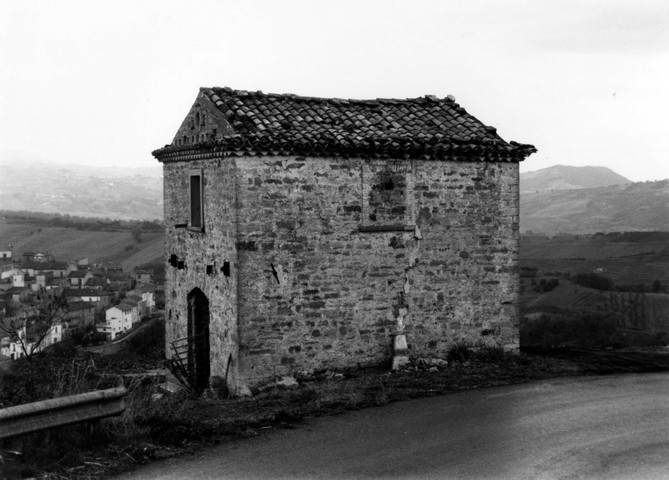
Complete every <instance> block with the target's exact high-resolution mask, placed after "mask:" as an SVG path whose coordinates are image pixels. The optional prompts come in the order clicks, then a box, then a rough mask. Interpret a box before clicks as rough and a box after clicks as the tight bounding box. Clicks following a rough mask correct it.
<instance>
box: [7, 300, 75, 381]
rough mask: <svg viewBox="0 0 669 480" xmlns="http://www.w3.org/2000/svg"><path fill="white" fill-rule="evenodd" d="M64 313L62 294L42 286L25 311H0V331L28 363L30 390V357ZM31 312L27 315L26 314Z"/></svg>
mask: <svg viewBox="0 0 669 480" xmlns="http://www.w3.org/2000/svg"><path fill="white" fill-rule="evenodd" d="M66 312H67V299H66V298H65V295H63V294H59V295H52V294H50V293H49V292H48V291H46V290H45V289H41V290H40V291H39V292H38V294H37V295H36V296H35V300H34V302H33V304H32V305H30V306H29V307H28V308H27V309H26V310H24V311H20V310H14V311H11V310H10V311H7V312H5V313H4V314H0V331H1V332H4V333H5V334H6V336H7V337H8V338H9V341H10V342H13V343H15V344H16V345H18V348H19V350H20V353H21V356H23V357H25V359H26V361H27V362H28V365H29V372H30V373H29V375H30V378H29V381H28V385H29V389H30V390H31V391H32V390H33V387H34V385H33V357H34V355H35V354H36V353H37V352H39V351H41V350H42V349H43V348H44V347H46V346H47V345H46V342H47V339H49V338H50V337H51V335H52V333H53V331H54V329H57V328H58V327H59V325H61V323H62V321H63V320H64V314H65V313H66ZM29 313H30V314H29Z"/></svg>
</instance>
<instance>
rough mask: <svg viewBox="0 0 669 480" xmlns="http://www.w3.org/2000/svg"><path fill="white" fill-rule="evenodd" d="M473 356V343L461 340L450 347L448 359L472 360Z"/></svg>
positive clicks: (457, 360)
mask: <svg viewBox="0 0 669 480" xmlns="http://www.w3.org/2000/svg"><path fill="white" fill-rule="evenodd" d="M473 356H474V354H473V350H472V344H471V343H469V342H465V341H462V340H460V341H458V342H455V343H454V344H453V345H451V347H450V348H449V349H448V353H447V354H446V360H448V362H449V363H458V362H459V363H463V362H466V361H468V360H470V359H471V358H472V357H473Z"/></svg>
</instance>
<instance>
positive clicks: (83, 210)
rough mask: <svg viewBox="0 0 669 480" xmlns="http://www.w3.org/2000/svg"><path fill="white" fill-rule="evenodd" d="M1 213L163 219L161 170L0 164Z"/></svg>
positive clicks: (0, 161) (15, 163) (28, 163)
mask: <svg viewBox="0 0 669 480" xmlns="http://www.w3.org/2000/svg"><path fill="white" fill-rule="evenodd" d="M0 169H1V170H2V180H1V183H0V205H1V206H2V208H3V209H5V210H15V211H16V210H27V211H37V212H48V213H61V214H69V215H74V216H81V217H96V218H114V219H122V220H152V219H157V218H162V217H163V182H162V172H161V170H160V169H159V168H158V169H155V170H154V169H150V168H142V169H137V170H134V169H110V168H94V167H88V166H82V165H66V166H64V165H54V164H48V163H38V162H31V161H9V160H0Z"/></svg>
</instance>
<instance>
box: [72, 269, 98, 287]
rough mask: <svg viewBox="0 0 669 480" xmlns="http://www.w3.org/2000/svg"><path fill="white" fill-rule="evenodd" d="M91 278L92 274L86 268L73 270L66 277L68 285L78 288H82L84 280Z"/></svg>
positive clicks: (84, 283)
mask: <svg viewBox="0 0 669 480" xmlns="http://www.w3.org/2000/svg"><path fill="white" fill-rule="evenodd" d="M91 278H93V274H92V273H91V272H89V271H88V270H74V271H72V272H70V273H69V274H68V276H67V279H68V280H69V281H70V285H72V286H73V287H79V288H82V287H83V286H84V285H86V282H87V281H88V280H89V279H91Z"/></svg>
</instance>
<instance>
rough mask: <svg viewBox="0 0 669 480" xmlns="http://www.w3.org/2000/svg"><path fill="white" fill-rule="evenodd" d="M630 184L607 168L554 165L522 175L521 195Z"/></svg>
mask: <svg viewBox="0 0 669 480" xmlns="http://www.w3.org/2000/svg"><path fill="white" fill-rule="evenodd" d="M628 183H631V182H630V181H629V180H628V179H627V178H625V177H623V176H622V175H619V174H617V173H616V172H614V171H613V170H611V169H610V168H607V167H570V166H567V165H554V166H552V167H548V168H542V169H541V170H536V171H534V172H525V173H521V174H520V193H521V194H523V193H539V192H548V191H553V190H577V189H581V188H599V187H607V186H611V185H627V184H628Z"/></svg>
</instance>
